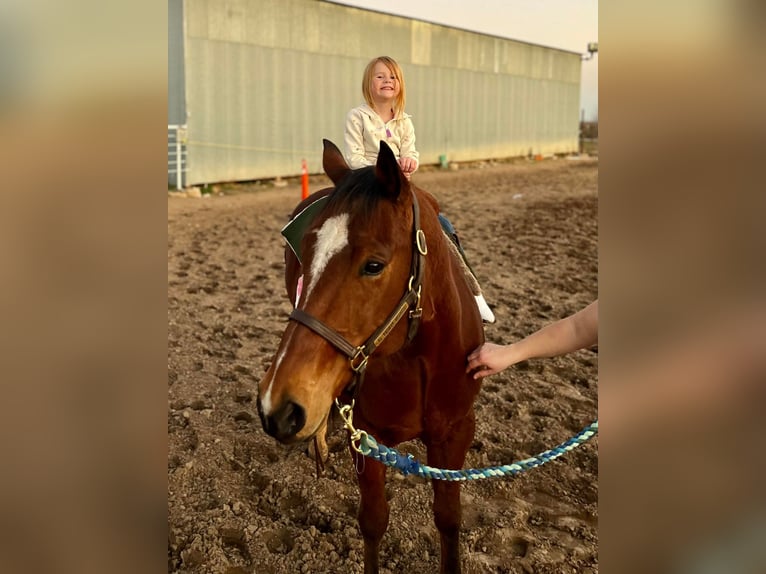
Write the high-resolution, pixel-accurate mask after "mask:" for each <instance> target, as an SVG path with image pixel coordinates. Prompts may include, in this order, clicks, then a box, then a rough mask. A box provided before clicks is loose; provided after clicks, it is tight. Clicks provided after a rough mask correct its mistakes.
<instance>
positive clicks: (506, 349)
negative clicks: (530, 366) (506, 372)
mask: <svg viewBox="0 0 766 574" xmlns="http://www.w3.org/2000/svg"><path fill="white" fill-rule="evenodd" d="M511 347H512V346H511V345H495V344H494V343H484V344H483V345H482V346H481V347H479V348H477V349H476V350H474V351H473V352H472V353H471V354H470V355H468V366H467V367H466V369H465V372H466V373H470V372H471V371H475V372H474V373H473V378H474V379H479V378H481V377H487V376H489V375H494V374H495V373H499V372H500V371H502V370H503V369H505V368H507V367H509V366H510V365H512V364H513V363H515V362H517V361H514V360H513V349H512V348H511Z"/></svg>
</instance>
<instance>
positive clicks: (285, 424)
mask: <svg viewBox="0 0 766 574" xmlns="http://www.w3.org/2000/svg"><path fill="white" fill-rule="evenodd" d="M277 424H278V426H279V430H280V432H281V433H282V434H283V436H284V437H290V436H293V435H294V434H295V433H297V432H298V431H299V430H301V429H302V428H303V425H304V424H306V411H305V410H303V407H302V406H300V405H299V404H298V403H294V402H292V401H287V403H285V406H284V408H283V409H282V414H281V416H280V420H279V422H278V423H277Z"/></svg>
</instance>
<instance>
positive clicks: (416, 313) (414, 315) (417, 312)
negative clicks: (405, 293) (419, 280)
mask: <svg viewBox="0 0 766 574" xmlns="http://www.w3.org/2000/svg"><path fill="white" fill-rule="evenodd" d="M422 288H423V286H422V285H418V291H417V293H418V298H417V299H416V300H415V308H414V309H412V310H411V311H410V319H420V316H421V315H422V314H423V308H422V307H421V306H420V290H421V289H422ZM411 289H412V279H410V290H411Z"/></svg>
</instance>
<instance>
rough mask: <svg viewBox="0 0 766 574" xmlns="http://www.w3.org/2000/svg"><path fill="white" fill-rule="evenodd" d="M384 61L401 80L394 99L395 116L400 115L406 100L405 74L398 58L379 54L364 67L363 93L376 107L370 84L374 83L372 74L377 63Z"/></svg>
mask: <svg viewBox="0 0 766 574" xmlns="http://www.w3.org/2000/svg"><path fill="white" fill-rule="evenodd" d="M378 62H382V63H383V64H384V65H385V66H386V67H387V68H388V69H389V70H390V71H391V73H393V74H394V77H395V78H396V79H397V80H398V81H399V95H398V96H397V97H396V100H395V101H394V117H397V118H398V117H400V116H401V115H402V114H403V113H404V104H405V101H406V97H405V90H404V74H403V73H402V69H401V68H400V67H399V64H397V63H396V60H394V59H393V58H389V57H388V56H378V57H377V58H373V59H372V60H370V63H369V64H367V67H366V68H365V69H364V76H363V77H362V94H364V100H365V101H366V102H367V105H368V106H370V107H371V108H373V109H374V108H375V105H374V102H373V100H372V93H371V92H370V86H371V85H372V75H373V70H374V69H375V64H377V63H378Z"/></svg>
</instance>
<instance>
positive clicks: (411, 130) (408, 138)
mask: <svg viewBox="0 0 766 574" xmlns="http://www.w3.org/2000/svg"><path fill="white" fill-rule="evenodd" d="M402 125H403V129H402V139H401V145H400V147H399V162H400V164H401V163H402V160H410V161H409V162H407V163H408V165H409V166H411V169H410V170H409V171H407V173H414V172H415V170H416V169H418V165H419V159H420V154H419V153H418V150H417V149H415V126H414V125H413V124H412V120H411V119H410V118H405V119H404V120H403V122H402ZM405 171H406V170H405Z"/></svg>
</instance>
